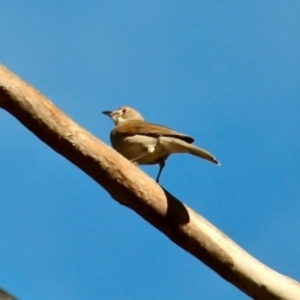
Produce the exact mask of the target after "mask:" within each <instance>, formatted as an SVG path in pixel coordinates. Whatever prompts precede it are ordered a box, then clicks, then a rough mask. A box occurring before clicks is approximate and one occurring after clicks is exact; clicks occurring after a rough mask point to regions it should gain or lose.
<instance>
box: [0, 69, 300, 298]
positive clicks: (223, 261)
mask: <svg viewBox="0 0 300 300" xmlns="http://www.w3.org/2000/svg"><path fill="white" fill-rule="evenodd" d="M0 107H2V108H3V109H5V110H6V111H8V112H9V113H10V114H12V115H13V116H15V117H16V118H17V119H18V120H19V121H20V122H21V123H22V124H23V125H24V126H25V127H27V128H28V129H29V130H30V131H32V133H34V134H35V135H36V136H37V137H38V138H39V139H41V140H42V141H43V142H45V143H46V144H47V145H48V146H50V147H51V148H52V149H53V150H55V151H56V152H58V153H59V154H61V155H62V156H64V157H65V158H66V159H68V160H69V161H71V162H72V163H73V164H75V165H76V166H77V167H78V168H80V169H81V170H82V171H84V172H85V173H86V174H87V175H89V176H90V177H91V178H92V179H94V180H95V181H96V182H98V183H99V184H100V185H101V186H102V187H103V188H105V189H106V190H107V192H108V193H109V194H110V195H111V196H112V198H114V199H115V200H116V201H118V202H119V203H121V204H123V205H125V206H127V207H128V208H130V209H132V210H134V211H135V212H136V213H138V214H139V215H140V216H141V217H142V218H144V219H145V220H146V221H148V222H149V223H150V224H152V225H153V226H155V227H156V228H157V229H158V230H160V231H161V232H163V233H164V234H165V235H166V236H167V237H168V238H169V239H171V240H172V241H173V242H174V243H176V244H177V245H178V246H180V247H181V248H183V249H185V250H186V251H187V252H189V253H191V254H192V255H194V256H195V257H196V258H198V259H199V260H201V261H202V262H203V263H205V264H206V265H207V266H209V267H210V268H211V269H213V270H214V271H215V272H217V273H218V274H219V275H220V276H222V277H223V278H224V279H226V280H227V281H229V282H231V283H232V284H234V285H235V286H236V287H237V288H239V289H240V290H242V291H244V292H245V293H246V294H248V295H249V296H250V297H252V298H254V299H289V300H292V299H295V300H299V299H300V285H299V283H298V282H296V281H294V280H293V279H291V278H289V277H287V276H284V275H281V274H279V273H277V272H275V271H274V270H272V269H270V268H268V267H267V266H265V265H263V264H262V263H260V262H259V261H257V260H256V259H255V258H254V257H252V256H251V255H250V254H248V253H247V252H246V251H244V250H243V249H241V248H240V247H239V246H238V245H236V244H235V243H234V242H233V241H232V240H230V239H229V238H228V237H227V236H226V235H224V234H223V233H222V232H220V231H219V230H218V229H217V228H215V227H214V226H213V225H212V224H210V223H209V222H208V221H207V220H205V219H204V218H203V217H201V216H200V215H198V214H197V213H196V212H194V211H193V210H192V209H190V208H189V207H187V206H186V205H185V204H183V203H182V202H180V201H179V200H177V199H176V198H175V197H174V196H172V195H171V194H170V193H169V192H167V191H166V190H164V189H163V188H162V187H160V186H159V185H157V184H156V182H155V181H154V180H153V179H151V178H150V177H148V176H147V175H146V174H145V173H144V172H142V171H141V170H140V169H139V168H137V167H136V166H134V165H133V164H132V163H131V162H130V161H128V160H127V159H125V158H124V157H122V156H121V155H120V154H118V153H117V152H116V151H114V150H113V149H112V148H110V147H108V146H107V145H106V144H104V143H103V142H101V141H100V140H99V139H97V138H96V137H95V136H93V135H92V134H91V133H89V132H87V131H86V130H85V129H84V128H82V127H80V126H79V125H78V124H76V123H75V122H74V121H73V120H71V119H70V118H69V117H68V116H67V115H66V114H64V113H63V112H62V111H61V110H59V109H58V108H57V107H56V106H55V105H54V104H53V103H52V102H50V101H49V100H48V99H47V98H46V97H44V96H43V95H42V94H40V93H39V92H38V91H37V90H35V89H34V88H33V87H31V86H30V85H28V84H27V83H25V82H24V81H22V80H21V79H20V78H18V77H17V76H16V75H14V74H13V73H12V72H10V71H9V70H8V69H6V68H5V67H3V66H1V65H0Z"/></svg>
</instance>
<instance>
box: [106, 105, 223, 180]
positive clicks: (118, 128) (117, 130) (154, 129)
mask: <svg viewBox="0 0 300 300" xmlns="http://www.w3.org/2000/svg"><path fill="white" fill-rule="evenodd" d="M102 113H103V114H104V115H106V116H108V117H110V118H111V119H112V120H113V122H114V124H115V127H114V128H113V130H112V131H111V133H110V141H111V144H112V147H113V148H114V149H115V150H116V151H117V152H119V153H120V154H121V155H123V156H124V157H126V158H127V159H128V160H130V161H131V162H133V163H134V164H136V165H155V164H158V165H159V170H158V174H157V177H156V182H157V183H159V179H160V176H161V173H162V170H163V169H164V167H165V165H166V160H167V158H168V157H169V156H170V155H171V154H174V153H189V154H192V155H195V156H197V157H200V158H203V159H205V160H208V161H210V162H212V163H214V164H216V165H220V163H219V162H218V160H217V159H216V157H215V156H214V155H212V154H211V153H209V152H208V151H206V150H204V149H202V148H199V147H197V146H195V145H193V144H192V143H193V142H194V138H192V137H191V136H188V135H185V134H182V133H179V132H177V131H174V130H172V129H171V128H169V127H165V126H161V125H157V124H153V123H148V122H146V121H145V120H144V118H143V116H142V115H141V114H140V113H139V112H138V111H137V110H135V109H133V108H131V107H128V106H122V107H120V108H118V109H117V110H113V111H108V110H106V111H103V112H102Z"/></svg>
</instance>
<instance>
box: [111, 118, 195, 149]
mask: <svg viewBox="0 0 300 300" xmlns="http://www.w3.org/2000/svg"><path fill="white" fill-rule="evenodd" d="M113 132H114V134H121V135H127V136H133V135H137V134H139V135H148V136H153V137H160V136H167V137H175V138H178V139H180V140H183V141H185V142H187V143H190V144H191V143H193V142H194V139H193V138H192V137H190V136H188V135H185V134H182V133H179V132H176V131H174V130H172V129H170V128H168V127H165V126H161V125H156V124H152V123H148V122H145V121H141V120H131V121H127V122H123V123H121V124H120V125H118V126H117V127H115V128H114V130H113Z"/></svg>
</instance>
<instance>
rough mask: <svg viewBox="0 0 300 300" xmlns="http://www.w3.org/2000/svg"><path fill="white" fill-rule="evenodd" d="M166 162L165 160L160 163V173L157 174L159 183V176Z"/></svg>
mask: <svg viewBox="0 0 300 300" xmlns="http://www.w3.org/2000/svg"><path fill="white" fill-rule="evenodd" d="M165 165H166V163H165V161H162V162H160V163H159V170H158V174H157V177H156V182H157V183H159V177H160V175H161V172H162V170H163V168H164V167H165Z"/></svg>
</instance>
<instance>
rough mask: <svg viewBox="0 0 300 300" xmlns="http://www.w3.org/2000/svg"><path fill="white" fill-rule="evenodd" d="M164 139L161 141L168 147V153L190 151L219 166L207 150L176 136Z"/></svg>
mask: <svg viewBox="0 0 300 300" xmlns="http://www.w3.org/2000/svg"><path fill="white" fill-rule="evenodd" d="M166 139H167V141H163V144H164V145H165V146H166V148H168V149H169V151H170V153H190V154H193V155H195V156H198V157H200V158H203V159H206V160H208V161H211V162H213V163H215V164H216V165H218V166H220V163H219V162H218V160H217V159H216V158H215V156H214V155H212V154H211V153H209V152H208V151H206V150H204V149H201V148H199V147H197V146H195V145H192V144H189V143H187V142H185V141H183V140H180V139H177V138H172V137H169V138H166Z"/></svg>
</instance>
